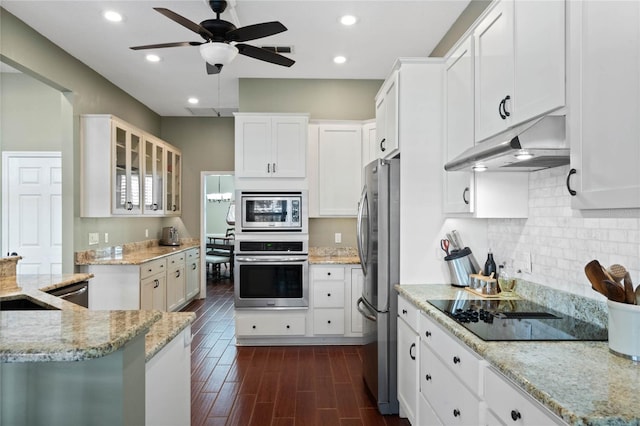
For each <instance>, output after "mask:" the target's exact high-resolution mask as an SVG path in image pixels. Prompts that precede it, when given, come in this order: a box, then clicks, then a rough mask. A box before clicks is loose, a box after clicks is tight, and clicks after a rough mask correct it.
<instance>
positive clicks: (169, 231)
mask: <svg viewBox="0 0 640 426" xmlns="http://www.w3.org/2000/svg"><path fill="white" fill-rule="evenodd" d="M160 245H161V246H179V245H180V236H179V235H178V230H177V229H176V228H175V227H174V226H165V227H164V228H162V238H161V239H160Z"/></svg>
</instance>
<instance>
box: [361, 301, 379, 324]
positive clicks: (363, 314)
mask: <svg viewBox="0 0 640 426" xmlns="http://www.w3.org/2000/svg"><path fill="white" fill-rule="evenodd" d="M363 303H364V301H363V300H362V297H360V298H359V299H358V301H357V302H356V307H357V308H358V312H360V313H361V314H362V316H363V317H365V318H366V319H368V320H369V321H374V322H375V321H377V320H378V319H377V318H376V316H375V315H372V314H370V313H369V312H365V310H364V309H363V308H361V307H360V305H362V304H363Z"/></svg>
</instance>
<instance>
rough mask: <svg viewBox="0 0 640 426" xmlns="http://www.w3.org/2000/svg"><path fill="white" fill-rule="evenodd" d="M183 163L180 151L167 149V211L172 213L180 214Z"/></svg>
mask: <svg viewBox="0 0 640 426" xmlns="http://www.w3.org/2000/svg"><path fill="white" fill-rule="evenodd" d="M181 168H182V163H181V156H180V153H179V152H175V151H172V150H171V149H167V174H166V176H165V179H166V187H167V206H166V212H167V214H170V215H180V203H181V201H182V200H181V199H180V198H181V197H180V178H181V176H182V173H181V172H182V170H181Z"/></svg>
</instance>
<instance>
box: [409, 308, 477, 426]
mask: <svg viewBox="0 0 640 426" xmlns="http://www.w3.org/2000/svg"><path fill="white" fill-rule="evenodd" d="M419 332H420V338H421V339H422V341H423V342H425V344H426V345H427V346H429V347H430V348H431V349H432V350H433V351H434V352H435V353H436V354H437V355H438V356H439V357H440V359H442V361H443V362H444V364H445V365H446V366H447V367H449V368H450V369H451V371H452V372H454V373H455V374H456V375H457V376H458V378H459V379H460V380H461V381H462V382H463V383H464V384H465V385H466V386H468V387H469V389H470V390H471V391H472V392H473V393H475V394H476V395H478V396H482V392H483V388H482V380H481V375H482V369H481V367H482V366H483V365H484V363H485V361H484V360H483V359H482V358H480V357H479V356H477V355H476V354H475V353H473V352H472V351H470V350H469V349H467V348H466V347H465V346H464V345H463V344H462V343H461V342H459V341H458V339H457V338H455V337H453V336H451V335H450V334H449V333H448V332H447V331H445V330H444V329H443V328H442V327H441V326H439V325H438V324H436V323H435V321H433V320H432V319H430V318H429V317H428V316H426V315H424V314H420V331H419ZM445 423H446V422H445Z"/></svg>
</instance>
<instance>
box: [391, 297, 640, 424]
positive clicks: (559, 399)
mask: <svg viewBox="0 0 640 426" xmlns="http://www.w3.org/2000/svg"><path fill="white" fill-rule="evenodd" d="M395 288H396V290H397V291H398V292H399V293H400V294H402V295H403V296H405V297H406V298H407V299H408V300H410V301H411V302H412V303H413V304H415V305H416V306H417V307H418V308H420V309H421V310H422V312H424V313H426V314H427V315H428V316H430V317H431V318H433V319H434V320H435V321H437V322H439V323H440V324H442V325H443V326H444V327H445V328H446V329H447V330H448V331H450V332H451V333H452V334H454V335H455V336H456V337H457V338H459V339H460V340H461V341H462V342H464V343H465V344H466V345H467V346H469V347H470V348H471V349H473V350H474V351H475V352H477V353H478V354H479V355H480V356H482V357H483V358H484V359H486V360H487V361H488V362H489V363H490V364H491V365H492V366H494V367H495V368H497V369H498V370H500V371H501V372H502V373H503V374H504V375H505V376H507V377H509V378H510V379H511V380H512V381H514V382H515V383H516V384H517V385H518V386H520V387H521V388H522V389H523V390H524V391H525V392H527V393H528V394H529V395H531V396H532V397H533V398H535V399H536V400H538V401H539V402H540V403H542V404H543V405H545V406H546V407H547V408H549V409H550V410H551V411H552V412H554V413H555V414H556V415H558V416H559V417H561V418H562V419H563V420H564V421H565V422H567V423H569V424H571V425H596V426H601V425H638V424H640V399H639V397H640V364H637V363H633V362H632V361H630V360H627V359H624V358H621V357H619V356H616V355H613V354H612V353H610V352H609V348H608V345H607V342H485V341H483V340H481V339H479V338H478V337H476V336H475V335H474V334H473V333H471V332H470V331H467V329H465V328H464V327H462V326H461V325H459V324H458V323H456V322H455V321H453V320H452V319H450V317H448V316H447V315H445V314H444V313H442V312H441V311H439V310H438V309H437V308H435V307H433V306H432V305H431V304H429V303H428V302H427V300H428V299H455V298H456V297H460V298H471V299H478V297H476V296H473V295H471V294H470V293H468V292H466V291H463V290H460V289H457V288H454V287H452V286H449V285H397V286H396V287H395ZM516 291H518V288H516ZM518 292H519V294H521V295H524V294H523V293H527V299H530V300H533V301H536V302H538V303H540V301H544V300H549V301H551V298H549V297H548V296H545V295H544V294H543V295H541V297H539V298H535V297H533V296H535V294H534V292H531V291H530V290H528V289H524V288H523V289H522V291H518ZM543 293H544V292H543ZM562 297H563V296H562V295H560V296H558V297H557V298H556V300H558V299H560V300H562ZM572 297H573V296H567V298H566V299H565V300H563V301H562V302H561V303H562V304H564V305H571V301H572ZM567 300H569V302H567ZM573 302H575V304H574V305H571V306H568V309H569V310H572V309H576V306H577V304H578V303H580V302H584V305H583V306H577V308H578V310H583V311H584V310H585V309H586V310H590V311H587V312H582V314H583V315H584V316H586V317H591V315H592V316H593V318H594V319H595V321H593V322H595V323H598V322H601V321H602V313H601V312H600V310H601V303H600V302H599V301H597V300H596V301H590V300H584V301H577V300H576V301H573ZM556 303H557V302H556ZM546 306H549V307H550V308H552V309H555V310H561V309H560V308H561V306H559V305H552V304H551V303H546ZM565 308H566V306H565ZM564 312H565V313H567V312H566V310H565V311H564ZM576 316H578V315H576Z"/></svg>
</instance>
